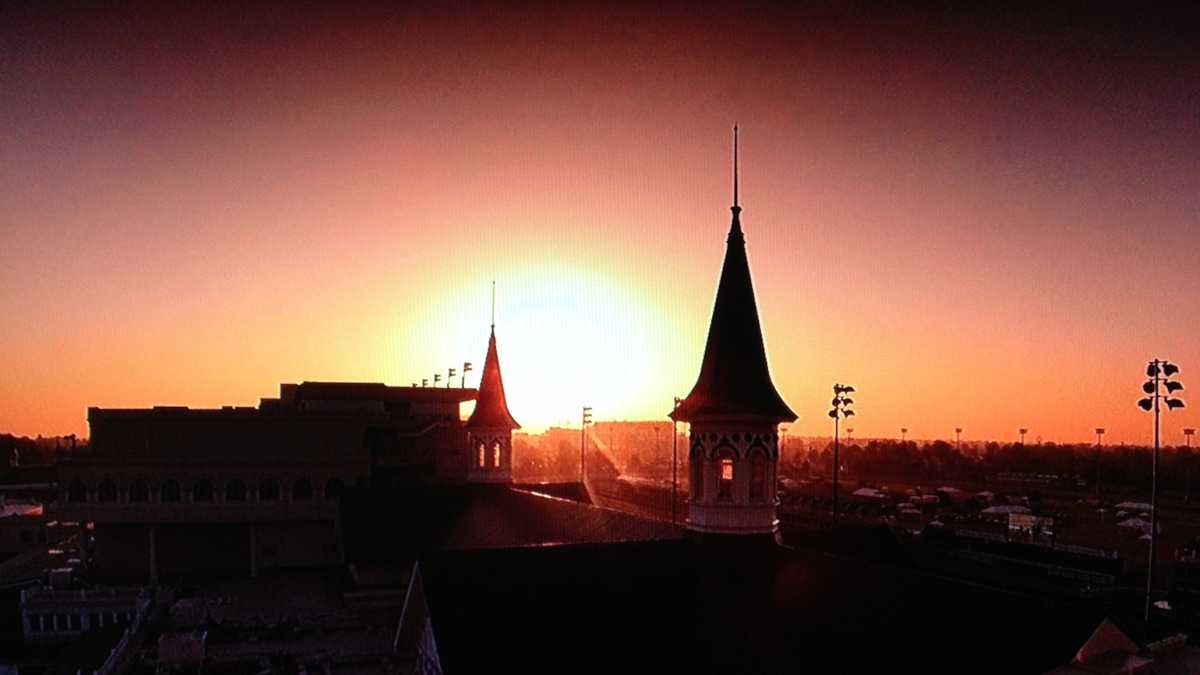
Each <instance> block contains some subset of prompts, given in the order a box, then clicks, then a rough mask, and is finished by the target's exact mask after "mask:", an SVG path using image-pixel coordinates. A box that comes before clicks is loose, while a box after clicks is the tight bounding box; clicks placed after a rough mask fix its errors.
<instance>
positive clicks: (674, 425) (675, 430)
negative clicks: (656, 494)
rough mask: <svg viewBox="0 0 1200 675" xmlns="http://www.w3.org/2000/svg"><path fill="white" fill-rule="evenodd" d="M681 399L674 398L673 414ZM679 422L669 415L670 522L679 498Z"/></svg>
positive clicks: (673, 516)
mask: <svg viewBox="0 0 1200 675" xmlns="http://www.w3.org/2000/svg"><path fill="white" fill-rule="evenodd" d="M682 400H683V399H681V398H679V397H678V396H676V397H675V405H674V407H673V408H671V411H672V412H674V411H676V410H678V409H679V403H680V401H682ZM678 447H679V422H676V421H675V416H674V415H671V522H672V523H674V522H675V518H676V516H675V502H676V501H678V499H679V496H678V492H679V470H678V468H677V467H678V466H679V451H678Z"/></svg>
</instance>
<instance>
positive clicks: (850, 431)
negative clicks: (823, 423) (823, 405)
mask: <svg viewBox="0 0 1200 675" xmlns="http://www.w3.org/2000/svg"><path fill="white" fill-rule="evenodd" d="M853 440H854V427H846V442H847V443H849V442H850V441H853Z"/></svg>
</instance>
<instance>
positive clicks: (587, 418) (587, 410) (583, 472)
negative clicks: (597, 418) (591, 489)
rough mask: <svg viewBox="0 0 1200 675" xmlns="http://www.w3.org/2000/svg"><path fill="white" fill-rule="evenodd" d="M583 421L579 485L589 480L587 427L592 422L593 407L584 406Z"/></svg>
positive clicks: (580, 428)
mask: <svg viewBox="0 0 1200 675" xmlns="http://www.w3.org/2000/svg"><path fill="white" fill-rule="evenodd" d="M580 419H581V420H582V421H581V422H580V423H579V483H580V484H581V485H582V484H584V480H585V479H586V478H587V454H586V452H585V451H586V450H587V427H588V424H590V423H591V421H592V406H590V405H585V406H583V414H582V415H581V416H580Z"/></svg>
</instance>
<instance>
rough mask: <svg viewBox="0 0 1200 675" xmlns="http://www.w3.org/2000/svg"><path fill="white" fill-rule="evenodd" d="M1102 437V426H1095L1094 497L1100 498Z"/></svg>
mask: <svg viewBox="0 0 1200 675" xmlns="http://www.w3.org/2000/svg"><path fill="white" fill-rule="evenodd" d="M1103 438H1104V427H1096V498H1097V499H1099V498H1100V447H1101V445H1102V441H1101V439H1103Z"/></svg>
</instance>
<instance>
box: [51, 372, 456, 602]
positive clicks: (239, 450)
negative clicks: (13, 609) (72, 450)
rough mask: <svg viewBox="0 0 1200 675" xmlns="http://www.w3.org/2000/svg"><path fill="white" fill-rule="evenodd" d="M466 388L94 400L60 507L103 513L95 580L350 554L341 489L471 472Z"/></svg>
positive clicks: (344, 387) (345, 387)
mask: <svg viewBox="0 0 1200 675" xmlns="http://www.w3.org/2000/svg"><path fill="white" fill-rule="evenodd" d="M475 396H476V391H475V390H474V389H465V388H457V389H456V388H425V387H419V388H412V387H389V386H385V385H382V384H372V383H328V382H305V383H302V384H284V385H281V387H280V395H279V397H278V398H271V399H263V400H262V401H261V402H260V404H259V406H258V407H256V408H237V407H226V408H221V409H211V410H196V409H189V408H178V407H155V408H150V409H139V410H113V409H102V408H91V409H89V411H88V422H89V424H90V425H91V446H90V449H89V451H88V452H87V453H86V454H82V453H81V454H79V455H78V456H75V457H73V458H71V459H70V460H68V461H65V462H62V463H60V464H59V466H58V471H59V486H60V491H61V494H60V495H59V499H58V500H56V502H54V503H53V505H51V506H50V515H51V516H53V517H55V518H58V519H60V520H63V521H75V522H79V523H81V524H82V525H83V526H84V527H86V526H87V524H91V527H92V528H93V529H92V531H91V532H90V533H89V532H87V531H86V530H85V534H90V535H91V536H92V538H94V544H93V550H92V551H91V555H90V556H85V558H90V559H89V560H86V561H85V563H87V564H89V565H90V568H91V569H90V570H89V572H90V576H91V577H93V578H96V579H112V580H150V581H157V580H158V579H159V578H160V577H162V576H164V575H166V576H169V577H172V578H176V577H180V576H183V575H186V574H197V573H205V572H239V571H240V572H245V571H248V572H249V573H250V574H251V575H256V574H257V573H258V572H259V570H261V569H264V568H284V567H311V566H323V565H334V564H338V563H339V562H341V561H342V560H343V555H344V552H343V549H342V541H341V536H340V532H339V527H340V521H339V499H338V498H339V494H340V492H341V491H342V490H343V489H344V488H346V487H348V486H357V487H366V486H375V487H382V488H385V489H386V488H401V487H402V486H413V485H428V484H439V483H443V484H444V483H451V484H452V483H463V482H465V481H466V479H467V472H468V462H467V457H468V456H467V447H468V446H467V436H468V432H467V430H466V428H465V426H464V424H463V422H462V420H461V418H460V413H459V408H460V405H461V404H462V403H463V402H465V401H469V400H472V399H474V398H475Z"/></svg>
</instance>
